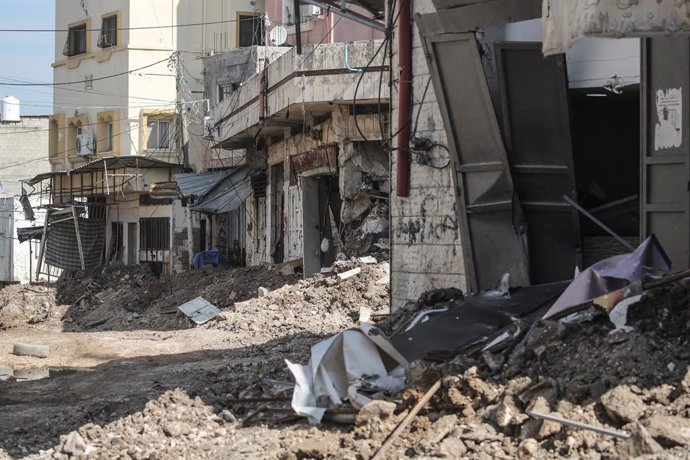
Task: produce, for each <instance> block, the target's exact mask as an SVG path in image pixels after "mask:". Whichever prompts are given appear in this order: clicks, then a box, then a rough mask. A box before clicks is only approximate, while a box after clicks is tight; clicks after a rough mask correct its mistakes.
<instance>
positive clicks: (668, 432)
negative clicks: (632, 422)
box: [644, 415, 690, 446]
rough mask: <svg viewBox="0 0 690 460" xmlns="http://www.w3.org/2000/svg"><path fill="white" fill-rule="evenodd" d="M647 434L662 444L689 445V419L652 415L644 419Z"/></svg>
mask: <svg viewBox="0 0 690 460" xmlns="http://www.w3.org/2000/svg"><path fill="white" fill-rule="evenodd" d="M644 424H645V426H646V427H647V431H649V434H650V435H651V436H652V437H653V438H654V439H655V440H657V441H658V442H659V443H661V444H662V445H670V446H690V419H687V418H685V417H678V416H675V415H654V416H652V417H650V418H648V419H647V420H645V421H644Z"/></svg>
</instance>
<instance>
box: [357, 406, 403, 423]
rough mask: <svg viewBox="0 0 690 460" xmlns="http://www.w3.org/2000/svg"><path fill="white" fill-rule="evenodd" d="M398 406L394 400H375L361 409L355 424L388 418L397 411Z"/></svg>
mask: <svg viewBox="0 0 690 460" xmlns="http://www.w3.org/2000/svg"><path fill="white" fill-rule="evenodd" d="M396 407H397V406H396V404H395V403H394V402H390V401H380V400H374V401H372V402H370V403H369V404H367V405H365V406H364V407H362V408H361V409H360V410H359V413H358V414H357V418H356V419H355V425H364V424H367V423H369V422H371V421H372V420H379V419H387V418H389V417H391V416H392V415H393V414H394V413H395V408H396Z"/></svg>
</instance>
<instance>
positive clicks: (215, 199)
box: [191, 166, 252, 214]
mask: <svg viewBox="0 0 690 460" xmlns="http://www.w3.org/2000/svg"><path fill="white" fill-rule="evenodd" d="M251 193H252V184H251V180H250V174H249V168H248V167H246V166H244V167H241V168H238V169H235V170H234V171H232V172H231V173H230V174H229V175H227V176H225V177H224V178H222V179H221V180H220V181H219V182H218V183H216V184H215V185H214V186H213V187H212V188H211V189H210V190H209V191H208V192H207V193H206V194H204V196H202V197H201V199H199V201H198V202H197V203H196V204H195V205H194V206H192V208H191V209H192V210H193V211H197V212H203V213H207V214H225V213H227V212H230V211H234V210H236V209H237V208H239V207H240V206H241V205H242V203H244V201H245V200H247V198H249V195H251Z"/></svg>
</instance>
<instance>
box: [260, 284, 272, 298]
mask: <svg viewBox="0 0 690 460" xmlns="http://www.w3.org/2000/svg"><path fill="white" fill-rule="evenodd" d="M269 292H270V291H269V290H268V289H266V288H265V287H262V286H259V297H266V296H267V295H268V293H269Z"/></svg>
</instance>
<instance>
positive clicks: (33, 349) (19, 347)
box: [12, 342, 50, 358]
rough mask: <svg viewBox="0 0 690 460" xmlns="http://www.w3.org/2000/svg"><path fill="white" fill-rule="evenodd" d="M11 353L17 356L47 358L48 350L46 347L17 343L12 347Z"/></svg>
mask: <svg viewBox="0 0 690 460" xmlns="http://www.w3.org/2000/svg"><path fill="white" fill-rule="evenodd" d="M12 353H14V354H15V355H18V356H33V357H35V358H47V357H48V354H49V353H50V350H49V349H48V346H47V345H39V344H33V343H24V342H17V343H15V344H14V346H13V347H12Z"/></svg>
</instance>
